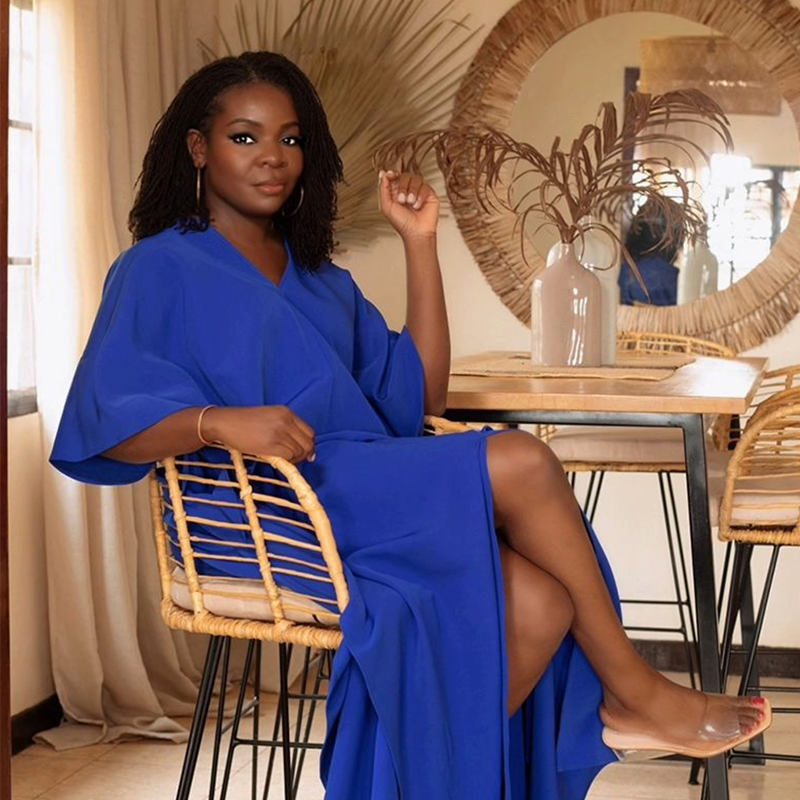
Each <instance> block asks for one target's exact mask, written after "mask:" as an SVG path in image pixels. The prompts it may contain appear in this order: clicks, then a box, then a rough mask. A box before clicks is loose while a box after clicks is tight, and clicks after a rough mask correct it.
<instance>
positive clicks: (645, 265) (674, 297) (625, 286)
mask: <svg viewBox="0 0 800 800" xmlns="http://www.w3.org/2000/svg"><path fill="white" fill-rule="evenodd" d="M636 266H637V268H638V269H639V272H640V273H641V276H642V280H644V283H645V286H647V291H648V292H649V293H650V297H649V299H648V297H647V295H646V294H645V293H644V289H642V287H641V285H640V284H639V281H637V280H636V276H635V275H634V274H633V270H632V269H631V268H630V266H628V264H627V263H623V265H622V269H621V270H620V273H619V279H618V283H619V289H620V302H621V303H622V304H623V305H625V306H632V305H634V303H643V304H646V305H653V306H674V305H677V304H678V268H677V267H676V266H674V265H673V264H672V263H671V262H669V261H667V259H666V258H664V257H663V256H662V255H659V254H658V253H652V254H650V255H644V256H641V258H638V259H636Z"/></svg>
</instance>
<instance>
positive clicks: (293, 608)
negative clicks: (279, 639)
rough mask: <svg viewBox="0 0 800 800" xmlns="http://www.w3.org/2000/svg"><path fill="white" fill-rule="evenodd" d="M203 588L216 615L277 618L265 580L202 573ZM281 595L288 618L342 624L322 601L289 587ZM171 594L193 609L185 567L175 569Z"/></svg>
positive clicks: (316, 622)
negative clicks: (298, 592) (317, 601)
mask: <svg viewBox="0 0 800 800" xmlns="http://www.w3.org/2000/svg"><path fill="white" fill-rule="evenodd" d="M200 587H201V589H202V591H203V604H204V605H205V607H206V609H207V610H208V611H210V612H211V613H212V614H216V615H217V616H220V617H231V618H232V619H254V620H259V621H262V622H272V621H273V620H274V619H275V617H274V615H273V613H272V608H271V607H270V604H269V598H268V597H267V591H266V587H265V586H264V583H263V581H255V580H248V579H245V578H225V577H219V576H205V575H201V576H200ZM280 594H281V598H282V600H283V602H284V604H285V605H286V606H287V608H286V609H285V614H286V617H287V618H288V619H290V620H292V621H293V622H299V623H303V624H308V625H322V626H325V627H337V626H338V617H337V615H335V614H333V613H332V612H331V610H329V609H326V608H325V607H324V606H321V605H320V604H319V603H316V602H314V601H313V600H311V599H309V598H307V597H303V596H302V595H298V594H294V593H292V592H289V591H287V590H285V589H281V590H280ZM170 596H171V598H172V602H173V603H175V605H177V606H180V607H181V608H185V609H186V610H187V611H191V610H192V609H193V606H192V598H191V595H190V594H189V584H188V582H187V580H186V573H185V572H184V571H183V568H182V567H175V569H174V570H173V572H172V589H171V591H170Z"/></svg>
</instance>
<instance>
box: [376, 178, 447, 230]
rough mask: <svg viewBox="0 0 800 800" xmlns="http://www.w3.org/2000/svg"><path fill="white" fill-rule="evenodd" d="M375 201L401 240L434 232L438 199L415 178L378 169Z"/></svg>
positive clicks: (437, 217) (420, 179)
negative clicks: (376, 199)
mask: <svg viewBox="0 0 800 800" xmlns="http://www.w3.org/2000/svg"><path fill="white" fill-rule="evenodd" d="M378 202H379V205H380V209H381V211H382V212H383V214H384V216H385V217H386V219H388V220H389V222H391V224H392V227H393V228H394V229H395V230H396V231H397V232H398V233H399V234H400V236H401V237H402V238H403V239H409V238H414V237H424V236H433V235H434V234H435V233H436V225H437V223H438V221H439V198H438V197H437V196H436V193H435V192H434V191H433V189H431V187H430V186H428V184H427V183H425V181H424V180H422V178H421V177H420V176H419V175H411V174H410V173H407V172H403V173H397V172H393V171H391V170H389V171H388V172H384V171H383V170H381V171H380V172H379V173H378Z"/></svg>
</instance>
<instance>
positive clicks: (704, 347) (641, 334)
mask: <svg viewBox="0 0 800 800" xmlns="http://www.w3.org/2000/svg"><path fill="white" fill-rule="evenodd" d="M617 350H623V351H628V350H635V351H636V352H641V353H654V354H655V353H686V354H687V355H696V356H716V357H718V358H735V356H736V351H735V350H733V349H732V348H730V347H728V346H727V345H724V344H719V343H717V342H710V341H708V340H706V339H696V338H694V337H692V336H679V335H677V334H671V333H659V332H656V331H620V332H619V334H618V335H617Z"/></svg>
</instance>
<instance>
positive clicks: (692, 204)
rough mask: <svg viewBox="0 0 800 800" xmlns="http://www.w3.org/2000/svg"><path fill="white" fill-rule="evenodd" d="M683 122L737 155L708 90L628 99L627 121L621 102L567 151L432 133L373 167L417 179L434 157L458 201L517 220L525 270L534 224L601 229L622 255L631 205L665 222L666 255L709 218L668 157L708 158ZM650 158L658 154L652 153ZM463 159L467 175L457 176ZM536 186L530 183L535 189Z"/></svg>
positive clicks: (456, 131)
mask: <svg viewBox="0 0 800 800" xmlns="http://www.w3.org/2000/svg"><path fill="white" fill-rule="evenodd" d="M685 123H694V124H698V123H699V124H700V125H703V126H707V127H709V128H710V129H711V130H712V131H713V132H714V133H715V134H717V136H718V137H719V139H720V142H721V144H722V146H723V147H724V148H725V149H726V150H730V149H731V148H732V146H733V142H732V139H731V135H730V130H729V125H728V120H727V119H726V117H725V115H724V113H723V111H722V109H721V108H720V106H719V105H717V103H716V102H715V101H714V100H712V99H711V98H710V97H708V96H707V95H705V94H703V93H702V92H700V91H697V90H686V91H676V92H668V93H666V94H662V95H649V94H643V93H640V92H631V93H630V94H629V95H628V96H627V97H626V100H625V108H624V115H623V121H622V124H620V123H619V121H618V115H617V110H616V107H615V106H614V104H613V103H603V104H602V105H601V107H600V114H599V118H598V120H597V121H596V122H594V123H591V124H588V125H585V126H584V128H583V129H582V130H581V132H580V134H579V135H578V137H577V138H576V139H575V140H574V141H573V142H572V143H571V144H570V145H569V146H568V147H567V148H562V145H561V138H560V137H556V139H555V140H554V141H553V145H552V147H551V148H550V151H549V152H543V151H540V150H537V149H536V148H535V147H534V146H533V145H530V144H527V143H525V142H518V141H517V140H515V139H513V138H512V137H511V136H509V135H508V134H507V133H503V132H500V131H496V130H493V129H487V128H481V127H479V126H472V127H468V128H447V129H439V130H427V131H424V132H422V133H416V134H411V135H408V136H403V137H400V138H398V139H394V140H391V141H388V142H386V143H384V144H383V145H382V146H381V147H380V148H379V149H378V151H377V153H376V156H375V163H376V166H377V167H380V168H383V169H401V170H410V171H413V172H420V171H422V168H423V166H424V165H425V163H426V161H427V160H428V157H429V156H430V155H431V154H433V155H434V156H435V158H436V162H437V164H438V166H439V169H440V170H441V172H442V173H443V175H444V177H445V180H446V182H447V186H448V189H449V190H450V191H451V192H452V193H453V194H454V195H455V196H457V197H459V198H464V197H467V196H470V197H472V198H473V199H474V201H475V202H477V203H478V204H479V205H480V207H481V208H482V209H483V210H484V211H489V210H491V209H492V208H495V209H496V208H498V207H501V208H505V209H509V210H511V211H512V212H513V213H514V214H515V215H516V217H517V234H518V237H519V243H520V248H521V252H522V258H523V260H524V261H525V263H526V264H527V263H529V262H528V259H527V258H526V248H527V246H528V242H529V239H528V236H526V235H523V232H528V231H529V228H531V227H532V226H534V225H535V229H534V231H533V232H535V231H538V230H539V229H540V228H542V227H545V226H552V227H554V228H555V229H556V231H557V232H558V236H559V239H560V241H561V242H562V243H564V244H571V243H574V242H575V240H576V239H578V238H579V237H582V236H583V235H584V234H585V233H586V232H588V231H589V230H598V231H601V232H602V233H605V234H606V235H607V236H609V237H611V238H612V239H613V240H614V241H615V242H616V243H617V244H618V245H619V246H620V248H622V249H623V252H624V243H623V240H622V234H621V230H620V225H621V223H622V221H623V219H624V217H625V216H626V214H627V213H629V211H630V209H631V207H632V202H635V203H636V205H637V206H642V207H644V208H645V209H646V210H647V213H648V214H650V215H652V216H653V218H654V219H660V220H663V221H664V223H665V224H663V225H661V226H659V231H660V232H661V239H660V240H659V242H658V243H657V244H656V246H655V247H656V249H661V248H662V247H667V246H670V245H672V244H673V242H674V241H675V239H676V238H677V237H681V238H688V239H689V240H697V239H701V238H703V237H704V235H705V229H706V228H705V213H704V211H703V208H702V205H701V204H700V202H699V200H698V198H697V196H696V192H694V191H693V190H694V188H695V187H694V185H693V184H694V182H693V180H691V179H690V178H688V177H686V176H685V175H684V174H683V172H682V171H681V170H680V169H678V168H677V167H675V166H673V164H672V161H671V160H670V158H669V155H668V153H669V150H670V148H674V149H677V150H679V151H681V153H682V154H683V155H684V156H688V157H689V160H690V161H691V162H694V159H695V158H696V157H698V156H699V157H701V158H702V159H704V160H706V161H707V160H708V158H709V156H708V154H707V153H705V152H704V151H703V150H702V149H701V148H700V147H699V146H697V145H696V144H694V143H693V142H692V141H691V140H690V139H688V138H686V137H685V136H681V135H679V134H677V133H673V132H672V130H671V128H672V127H673V126H676V125H682V124H685ZM653 152H658V153H659V154H658V155H647V154H646V153H653ZM637 153H638V154H639V155H637ZM643 153H644V154H643ZM465 160H466V163H467V164H468V166H469V169H467V170H463V169H460V168H459V167H460V166H463V165H464V164H465ZM685 160H686V158H683V159H682V161H685ZM464 173H466V174H471V175H473V176H474V178H475V180H474V182H473V183H472V184H471V185H465V184H464V183H463V181H462V179H461V177H460V176H461V175H462V174H464ZM531 181H533V185H528V184H529V183H530V182H531ZM523 184H524V186H523ZM520 186H523V189H522V190H521V191H520V190H519V189H520ZM585 220H591V222H586V221H585ZM625 255H626V258H627V259H628V261H629V263H631V264H632V265H633V259H631V258H630V256H629V254H627V253H626V254H625ZM634 269H635V266H634Z"/></svg>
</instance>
